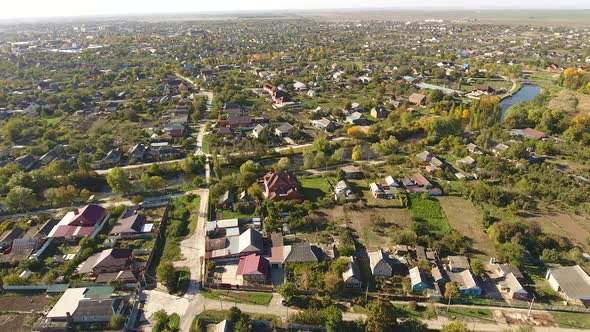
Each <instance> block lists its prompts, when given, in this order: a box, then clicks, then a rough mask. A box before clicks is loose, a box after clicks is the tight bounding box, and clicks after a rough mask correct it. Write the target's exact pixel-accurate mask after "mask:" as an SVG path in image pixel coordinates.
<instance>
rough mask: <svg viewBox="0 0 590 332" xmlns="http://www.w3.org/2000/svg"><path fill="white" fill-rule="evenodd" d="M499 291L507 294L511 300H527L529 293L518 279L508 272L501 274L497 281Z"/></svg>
mask: <svg viewBox="0 0 590 332" xmlns="http://www.w3.org/2000/svg"><path fill="white" fill-rule="evenodd" d="M498 288H499V289H500V291H501V292H503V293H505V294H508V296H509V298H510V299H512V300H520V301H528V299H529V293H528V292H527V291H526V289H524V287H523V286H522V284H521V282H520V280H519V279H518V278H517V277H516V276H515V275H514V273H512V272H510V273H508V274H507V275H505V276H503V277H502V278H501V279H500V280H499V282H498Z"/></svg>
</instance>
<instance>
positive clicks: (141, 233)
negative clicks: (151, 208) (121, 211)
mask: <svg viewBox="0 0 590 332" xmlns="http://www.w3.org/2000/svg"><path fill="white" fill-rule="evenodd" d="M153 227H154V224H151V223H149V224H148V223H146V218H145V216H144V215H142V214H133V215H131V216H129V217H127V218H122V219H119V220H117V222H116V223H115V225H114V226H113V228H112V229H111V231H110V233H109V237H116V238H121V239H133V238H141V237H149V236H152V230H153Z"/></svg>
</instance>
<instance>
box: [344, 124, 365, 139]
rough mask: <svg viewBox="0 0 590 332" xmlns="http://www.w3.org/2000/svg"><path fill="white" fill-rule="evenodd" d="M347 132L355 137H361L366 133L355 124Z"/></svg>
mask: <svg viewBox="0 0 590 332" xmlns="http://www.w3.org/2000/svg"><path fill="white" fill-rule="evenodd" d="M346 133H347V134H348V135H349V136H352V137H354V138H361V137H362V136H363V134H364V132H363V130H362V129H361V127H359V126H353V127H350V128H348V130H346Z"/></svg>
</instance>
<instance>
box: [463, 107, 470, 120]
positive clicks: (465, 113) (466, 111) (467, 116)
mask: <svg viewBox="0 0 590 332" xmlns="http://www.w3.org/2000/svg"><path fill="white" fill-rule="evenodd" d="M469 115H470V114H469V110H468V109H464V110H463V113H461V119H469Z"/></svg>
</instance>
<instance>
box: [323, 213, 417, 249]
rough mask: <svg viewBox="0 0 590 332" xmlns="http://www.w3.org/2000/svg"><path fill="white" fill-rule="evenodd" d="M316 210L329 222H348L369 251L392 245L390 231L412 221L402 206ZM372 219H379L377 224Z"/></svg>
mask: <svg viewBox="0 0 590 332" xmlns="http://www.w3.org/2000/svg"><path fill="white" fill-rule="evenodd" d="M316 212H317V213H318V214H319V215H320V216H322V217H324V218H326V221H329V222H336V223H337V224H339V225H342V226H344V225H346V224H347V222H348V225H349V226H350V227H351V228H352V229H353V231H354V233H355V235H356V236H357V237H358V239H359V240H360V241H361V242H362V243H363V244H364V245H365V246H366V247H367V249H368V250H369V251H372V250H377V249H379V248H387V247H389V246H390V245H392V243H390V231H391V230H392V229H404V228H408V227H409V226H410V223H411V222H412V216H411V215H410V212H409V211H408V210H407V209H402V208H380V207H367V208H363V209H362V210H358V211H356V210H351V209H350V208H344V207H343V206H336V207H334V208H331V209H320V210H317V211H316ZM373 220H379V225H377V226H375V225H373Z"/></svg>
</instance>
